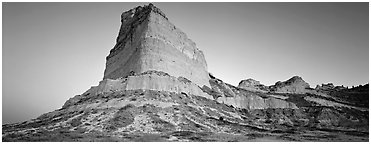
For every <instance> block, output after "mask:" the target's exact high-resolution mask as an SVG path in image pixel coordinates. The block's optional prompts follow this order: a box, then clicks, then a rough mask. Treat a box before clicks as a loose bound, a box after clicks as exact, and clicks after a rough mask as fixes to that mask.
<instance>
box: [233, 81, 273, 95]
mask: <svg viewBox="0 0 371 144" xmlns="http://www.w3.org/2000/svg"><path fill="white" fill-rule="evenodd" d="M238 87H239V88H243V89H245V90H248V91H258V92H267V91H268V87H267V86H264V85H262V84H260V82H259V81H257V80H254V79H251V78H250V79H246V80H242V81H241V82H240V83H239V84H238Z"/></svg>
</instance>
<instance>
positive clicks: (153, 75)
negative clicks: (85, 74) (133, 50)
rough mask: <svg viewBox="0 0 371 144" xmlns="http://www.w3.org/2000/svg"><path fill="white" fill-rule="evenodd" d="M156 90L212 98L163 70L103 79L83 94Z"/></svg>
mask: <svg viewBox="0 0 371 144" xmlns="http://www.w3.org/2000/svg"><path fill="white" fill-rule="evenodd" d="M139 89H140V90H157V91H168V92H176V93H186V94H193V95H198V96H203V97H206V98H209V99H212V96H210V95H208V94H206V93H204V92H203V91H202V90H201V88H200V87H198V86H197V85H196V84H194V83H192V82H191V81H189V80H188V79H186V78H184V77H178V78H176V77H173V76H170V75H169V74H167V73H164V72H158V71H147V72H144V73H141V74H134V75H130V76H127V77H125V78H119V79H115V80H113V79H104V80H103V81H101V82H100V83H99V85H98V86H95V87H92V88H90V89H89V90H88V91H86V92H85V93H84V94H83V95H90V94H92V95H96V94H102V93H110V92H120V91H125V90H139Z"/></svg>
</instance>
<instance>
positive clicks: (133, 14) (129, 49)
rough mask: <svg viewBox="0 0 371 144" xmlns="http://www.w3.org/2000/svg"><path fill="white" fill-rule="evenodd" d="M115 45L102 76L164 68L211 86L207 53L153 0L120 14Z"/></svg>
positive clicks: (119, 75) (107, 77) (110, 76)
mask: <svg viewBox="0 0 371 144" xmlns="http://www.w3.org/2000/svg"><path fill="white" fill-rule="evenodd" d="M121 22H122V24H121V28H120V32H119V35H118V37H117V43H116V45H115V47H114V48H113V49H112V50H111V51H110V54H109V55H108V56H107V58H106V59H107V63H106V69H105V72H104V78H103V79H117V78H120V77H125V76H127V75H129V73H130V72H131V71H133V72H135V73H143V72H146V71H150V70H155V71H163V72H166V73H168V74H169V75H171V76H174V77H180V76H182V77H185V78H187V79H189V80H190V81H192V82H193V83H195V84H197V85H198V86H200V87H202V86H203V85H206V86H210V84H209V82H208V80H209V77H208V72H207V65H206V61H205V57H204V55H203V53H202V51H201V50H199V49H198V48H197V47H196V44H195V43H194V42H193V41H192V40H190V39H188V37H187V35H186V34H185V33H183V32H182V31H181V30H180V29H178V28H176V27H175V26H174V25H173V24H172V23H170V22H169V21H168V18H167V17H166V16H165V14H164V13H162V12H161V10H160V9H158V8H156V7H155V6H153V5H152V4H150V5H148V6H144V7H141V6H138V7H136V8H135V9H132V10H129V11H127V12H124V13H123V14H122V15H121Z"/></svg>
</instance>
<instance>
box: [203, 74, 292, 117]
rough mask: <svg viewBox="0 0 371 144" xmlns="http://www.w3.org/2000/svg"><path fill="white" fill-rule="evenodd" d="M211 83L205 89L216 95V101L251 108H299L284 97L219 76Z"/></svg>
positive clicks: (211, 80)
mask: <svg viewBox="0 0 371 144" xmlns="http://www.w3.org/2000/svg"><path fill="white" fill-rule="evenodd" d="M210 84H211V89H208V88H206V87H204V88H203V89H204V91H206V92H207V93H208V94H209V95H212V96H214V99H216V101H218V102H220V103H224V104H226V105H231V106H233V107H236V108H244V109H250V110H252V109H268V108H289V109H298V107H297V106H296V105H295V104H294V103H291V102H287V101H285V100H284V99H282V98H277V97H275V96H271V95H267V94H264V93H259V92H257V93H255V92H251V91H247V90H245V89H242V88H238V87H234V86H232V85H230V84H227V83H224V82H223V81H221V80H219V79H217V78H213V79H210ZM255 84H256V82H255Z"/></svg>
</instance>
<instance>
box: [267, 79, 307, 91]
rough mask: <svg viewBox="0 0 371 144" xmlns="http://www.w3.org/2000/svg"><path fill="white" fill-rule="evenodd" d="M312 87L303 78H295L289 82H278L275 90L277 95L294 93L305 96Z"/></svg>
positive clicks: (274, 87)
mask: <svg viewBox="0 0 371 144" xmlns="http://www.w3.org/2000/svg"><path fill="white" fill-rule="evenodd" d="M309 88H310V86H309V84H308V83H307V82H305V81H304V80H303V79H302V78H301V77H299V76H294V77H292V78H290V79H289V80H287V81H284V82H280V81H278V82H277V83H276V84H275V85H274V86H273V90H274V92H276V93H293V94H305V93H306V92H308V91H309V90H308V89H309Z"/></svg>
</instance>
